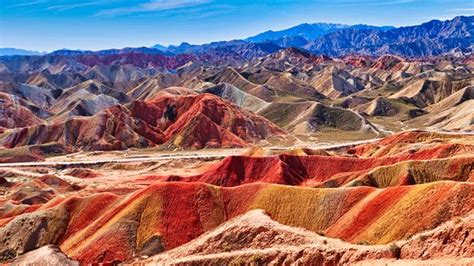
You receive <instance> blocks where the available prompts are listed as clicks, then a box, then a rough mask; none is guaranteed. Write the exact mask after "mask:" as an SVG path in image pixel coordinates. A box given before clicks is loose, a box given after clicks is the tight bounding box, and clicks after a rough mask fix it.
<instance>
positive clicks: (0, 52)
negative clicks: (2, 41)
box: [0, 48, 46, 56]
mask: <svg viewBox="0 0 474 266" xmlns="http://www.w3.org/2000/svg"><path fill="white" fill-rule="evenodd" d="M44 54H46V53H44V52H38V51H29V50H24V49H16V48H0V56H11V55H44Z"/></svg>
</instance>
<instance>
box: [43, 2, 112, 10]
mask: <svg viewBox="0 0 474 266" xmlns="http://www.w3.org/2000/svg"><path fill="white" fill-rule="evenodd" d="M103 4H105V2H104V1H95V2H86V3H81V4H63V5H54V6H49V7H47V8H45V9H44V10H56V11H66V10H70V9H74V8H79V7H85V6H96V5H103Z"/></svg>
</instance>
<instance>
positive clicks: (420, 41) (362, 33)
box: [49, 16, 474, 63]
mask: <svg viewBox="0 0 474 266" xmlns="http://www.w3.org/2000/svg"><path fill="white" fill-rule="evenodd" d="M473 34H474V16H470V17H464V16H460V17H456V18H454V19H452V20H447V21H439V20H432V21H429V22H427V23H423V24H421V25H417V26H410V27H400V28H393V27H388V26H386V27H376V26H369V25H353V26H347V25H341V24H324V23H317V24H301V25H299V26H296V27H293V28H290V29H287V30H283V31H275V32H273V31H267V32H264V33H262V34H259V35H256V36H253V37H250V38H247V39H246V40H231V41H220V42H212V43H208V44H202V45H193V44H189V43H186V42H184V43H182V44H180V45H177V46H175V45H170V46H168V47H164V46H162V45H155V46H153V47H151V48H148V47H137V48H123V49H108V50H101V51H83V50H58V51H55V52H52V53H50V54H49V55H51V56H90V55H95V56H111V58H112V57H113V58H114V60H115V58H116V57H117V56H119V57H121V55H127V54H136V53H140V54H146V55H153V56H163V57H172V56H175V55H180V54H190V55H193V56H196V57H200V58H201V59H203V60H211V61H212V62H233V63H241V62H243V61H245V60H249V59H253V58H257V57H261V56H266V55H268V54H271V53H273V52H275V51H278V50H281V49H283V48H288V47H296V48H300V49H304V50H307V51H309V52H311V53H314V54H324V55H329V56H343V55H348V54H366V55H373V56H379V55H383V54H396V55H400V56H404V57H423V56H436V55H442V54H446V53H450V52H462V53H471V52H472V50H473V47H474V46H473V43H474V42H473ZM315 37H316V38H315ZM160 60H161V59H160Z"/></svg>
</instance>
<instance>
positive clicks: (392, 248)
mask: <svg viewBox="0 0 474 266" xmlns="http://www.w3.org/2000/svg"><path fill="white" fill-rule="evenodd" d="M389 250H390V252H392V254H393V256H394V257H395V258H397V259H399V258H400V255H401V253H402V249H401V248H400V247H399V246H397V244H395V243H392V244H391V245H390V247H389Z"/></svg>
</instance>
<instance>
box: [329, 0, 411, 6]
mask: <svg viewBox="0 0 474 266" xmlns="http://www.w3.org/2000/svg"><path fill="white" fill-rule="evenodd" d="M415 1H416V0H392V1H352V2H348V1H344V2H332V3H331V4H332V5H333V6H383V5H399V4H408V3H413V2H415Z"/></svg>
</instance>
